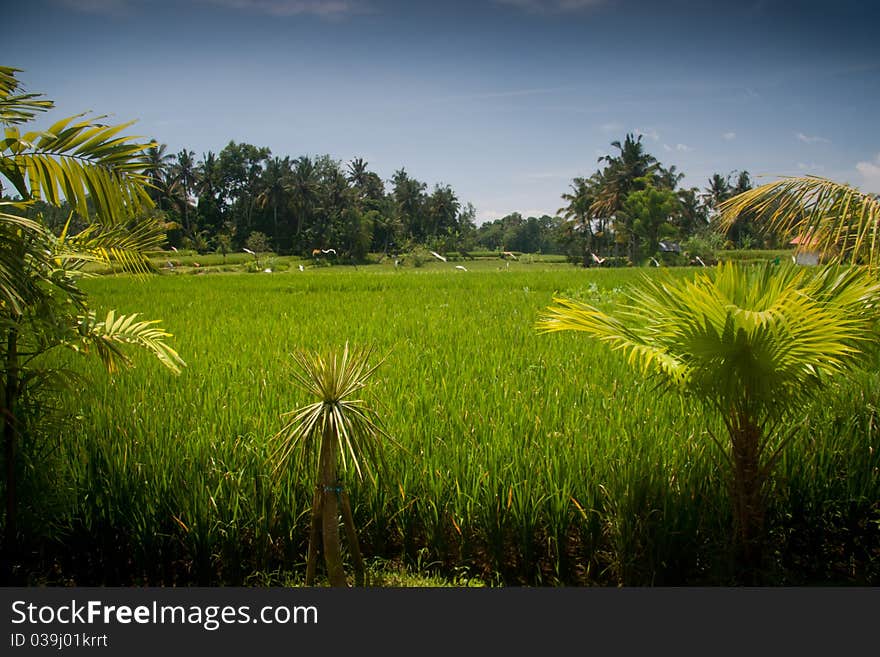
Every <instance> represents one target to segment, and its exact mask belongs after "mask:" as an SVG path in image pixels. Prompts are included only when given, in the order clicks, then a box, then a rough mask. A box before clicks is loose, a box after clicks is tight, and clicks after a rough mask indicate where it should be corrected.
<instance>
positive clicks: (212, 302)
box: [27, 267, 880, 585]
mask: <svg viewBox="0 0 880 657" xmlns="http://www.w3.org/2000/svg"><path fill="white" fill-rule="evenodd" d="M638 275H640V273H639V272H637V271H633V270H593V271H583V270H575V269H569V268H565V269H553V270H547V271H541V270H538V269H534V270H529V271H517V270H516V269H515V268H514V267H511V270H510V271H507V270H506V268H505V269H504V270H502V269H501V268H500V267H492V268H491V269H490V268H486V269H485V270H483V271H470V272H467V273H464V272H457V271H450V270H439V269H430V268H428V269H419V270H409V271H406V272H403V271H395V270H393V269H390V268H383V267H375V268H358V270H348V269H346V270H345V271H341V270H340V268H326V269H314V270H310V271H307V272H305V273H303V272H290V273H282V274H272V275H234V276H176V277H156V278H152V279H150V280H149V281H146V282H139V281H136V280H132V279H129V278H125V277H112V278H111V277H108V278H102V279H96V280H91V281H88V282H87V284H86V287H87V289H88V291H89V292H90V293H91V294H92V295H93V297H92V298H93V299H94V300H95V302H96V305H98V306H104V307H106V308H116V309H118V310H119V311H120V312H132V311H141V312H143V313H144V314H145V315H147V316H150V317H159V318H162V320H163V324H164V325H165V326H166V327H167V328H168V329H169V330H170V331H171V332H172V333H173V334H174V335H175V338H174V346H175V348H176V349H177V350H178V351H179V353H180V354H181V356H182V357H183V358H184V359H185V360H186V361H187V363H189V367H188V368H187V369H186V371H185V372H184V373H183V375H182V376H180V377H174V376H172V375H170V374H168V373H166V372H165V371H163V370H161V369H160V368H158V367H155V366H154V364H153V363H151V362H150V361H149V360H148V359H146V358H143V359H141V358H136V360H135V363H136V367H135V369H134V370H133V371H129V372H124V373H122V375H120V376H117V377H116V378H114V379H108V378H107V377H106V376H104V375H103V374H101V373H100V372H99V371H98V370H97V369H94V370H91V369H89V368H87V367H86V366H83V365H81V364H80V363H79V362H77V363H74V366H75V367H80V368H81V369H83V370H84V371H83V373H84V374H86V375H87V377H88V381H89V384H88V386H85V387H83V389H82V390H80V391H78V392H72V393H70V394H69V395H68V397H67V400H68V401H67V403H68V411H70V412H71V413H73V415H74V416H75V417H76V419H75V421H73V422H70V423H68V424H67V425H66V426H65V427H64V428H63V429H61V430H58V431H56V432H54V433H52V434H51V435H49V436H47V437H45V438H44V440H45V441H48V443H47V444H52V445H56V446H57V448H56V449H53V450H48V451H47V450H43V451H42V452H41V456H40V457H39V458H40V461H39V462H38V463H36V464H35V465H34V470H33V473H32V475H31V478H30V482H31V483H30V485H31V486H32V487H33V489H32V494H31V498H30V499H31V508H30V509H29V513H28V514H27V516H28V517H29V518H30V519H31V520H30V522H31V528H32V533H31V536H32V537H33V539H32V541H31V548H32V552H33V555H34V557H33V559H34V564H39V566H40V567H41V568H42V569H43V570H42V571H41V572H42V574H41V575H39V576H38V577H37V578H36V579H35V580H34V581H36V580H38V579H42V580H43V581H61V580H62V579H63V578H65V577H66V578H70V579H72V580H73V581H76V582H78V583H81V584H118V583H145V584H157V583H163V584H174V583H178V584H187V583H202V584H217V583H232V584H241V583H244V584H247V583H253V582H260V583H264V582H265V581H266V578H267V574H271V573H286V574H285V575H284V577H288V576H289V575H290V573H293V574H294V576H295V575H296V574H297V573H299V572H300V571H302V570H304V561H305V551H306V550H305V548H306V542H307V538H308V529H309V527H308V518H309V516H308V513H309V508H310V504H311V489H310V486H311V483H310V482H311V479H310V477H311V473H305V472H304V473H296V472H293V473H290V474H288V475H287V476H286V477H285V478H283V479H282V480H280V481H276V480H273V479H272V478H271V477H270V474H271V472H270V471H271V467H270V466H269V461H268V451H269V449H270V447H269V443H268V439H269V437H270V436H272V435H273V434H274V433H276V432H277V431H278V430H279V429H280V427H281V423H282V420H281V414H282V413H283V412H285V411H287V410H289V409H291V408H295V407H298V406H300V405H302V404H303V403H304V402H306V401H307V400H306V399H305V398H304V396H303V393H301V392H300V391H299V390H298V389H297V388H296V387H295V386H292V385H291V381H290V372H291V368H292V362H291V359H290V358H289V356H288V355H289V354H290V353H291V352H292V351H294V350H295V349H297V348H304V349H317V350H326V349H327V348H330V347H339V346H340V345H342V344H344V343H345V342H346V341H348V342H349V343H351V344H353V345H361V344H373V345H375V346H376V349H377V353H378V354H382V355H384V354H387V359H386V361H385V362H384V363H383V365H382V366H381V368H380V369H379V370H378V371H377V373H376V375H375V377H374V381H373V382H372V383H371V386H370V388H371V390H372V391H373V393H374V394H375V396H376V398H377V399H378V400H379V401H380V404H381V405H380V409H381V413H382V415H383V417H384V419H385V423H386V428H387V429H388V431H389V433H391V434H392V435H393V436H395V437H396V438H397V439H398V440H399V441H400V442H401V443H402V445H403V449H400V450H396V451H392V452H390V453H389V464H390V466H391V467H390V470H391V472H392V473H393V475H392V476H390V477H388V478H386V479H385V480H382V481H380V485H379V486H360V485H359V484H358V482H357V481H355V480H354V479H352V481H350V482H348V486H349V489H350V490H351V498H352V504H353V506H354V514H355V520H356V525H357V526H358V528H359V532H360V538H361V541H362V548H363V550H364V552H365V554H366V555H367V556H375V557H381V558H383V559H389V560H400V561H402V562H404V563H405V564H408V565H419V566H420V567H421V568H423V569H424V570H436V571H437V572H438V573H442V574H447V575H450V574H451V575H456V576H461V575H466V576H468V577H474V576H475V577H480V578H482V579H484V580H485V581H487V582H490V583H505V584H538V585H556V584H605V585H618V584H620V585H670V584H726V583H732V582H735V581H736V577H737V575H736V572H735V571H734V570H733V569H732V566H731V560H730V557H731V555H730V550H729V544H730V536H729V535H728V531H729V530H728V527H729V526H730V518H729V516H728V511H727V509H728V508H729V504H728V501H727V487H726V482H725V480H724V479H723V477H724V474H723V473H724V469H723V468H720V467H718V458H720V455H718V454H717V450H716V448H715V447H714V446H713V445H712V443H711V441H710V440H709V439H708V437H707V434H706V431H707V426H708V427H712V426H714V430H715V433H716V434H717V435H721V434H722V433H723V432H722V431H720V427H718V426H715V425H713V424H712V422H713V420H712V419H711V418H706V417H704V416H703V415H702V414H701V413H700V412H698V409H697V407H696V405H691V404H690V403H688V402H687V401H686V400H685V401H681V400H679V399H676V398H673V397H670V396H662V395H659V394H658V393H657V392H656V390H655V389H654V387H653V384H652V383H651V382H650V381H645V380H643V379H642V378H641V377H639V376H636V375H634V374H633V373H632V371H631V369H630V368H628V367H627V366H626V364H625V363H624V362H623V360H622V357H621V356H620V355H619V354H617V353H614V352H609V351H608V350H607V349H604V348H601V347H598V348H597V347H596V346H595V345H594V344H593V343H591V342H590V341H587V340H584V339H583V338H582V337H580V336H578V335H575V334H554V335H538V334H537V333H536V332H535V330H534V322H535V319H536V317H537V315H538V313H539V312H540V311H541V310H542V309H543V308H545V307H546V306H547V305H548V303H550V301H551V299H552V295H553V294H554V292H566V293H568V294H574V295H579V296H581V297H583V298H586V299H587V300H589V301H590V302H592V303H594V304H600V305H601V304H613V303H615V300H616V298H617V293H616V290H617V289H620V288H622V287H623V286H625V285H627V284H628V283H629V282H630V281H632V280H634V277H635V276H638ZM681 275H688V273H687V272H686V271H682V272H681ZM875 370H876V368H875ZM878 388H880V386H878V379H877V376H876V375H864V376H863V377H862V378H861V379H859V380H858V381H856V382H854V383H849V384H845V385H842V386H839V387H838V388H836V389H834V391H832V393H830V395H829V397H828V398H827V399H825V400H823V403H822V404H820V405H817V407H816V408H811V409H805V411H804V412H805V416H808V417H809V421H808V422H806V423H805V426H804V430H803V436H801V438H800V440H798V441H796V442H795V443H794V444H793V445H792V446H791V447H790V448H789V450H788V452H787V454H786V457H785V459H784V461H783V463H782V465H781V468H780V471H781V472H782V476H781V477H780V478H779V480H778V481H777V490H776V493H777V498H776V499H777V500H778V503H777V504H775V505H774V506H773V509H772V513H771V518H770V519H769V520H770V524H771V527H772V529H773V537H774V545H775V549H776V554H777V560H776V566H775V568H774V570H773V572H772V573H770V574H769V575H768V576H769V577H770V578H771V580H772V581H776V582H795V583H815V582H820V581H833V582H836V583H865V582H873V583H877V582H878V581H880V579H878V570H880V569H878V566H877V559H876V557H877V554H878V553H877V551H878V549H880V523H878V521H880V508H878V503H877V500H878V499H880V474H878V466H880V456H878V454H880V427H878V424H880V421H878V419H877V408H878V407H880V393H878ZM47 473H48V474H47ZM41 476H45V478H44V479H41V478H40V477H41ZM47 482H52V483H51V485H50V486H48V487H47V485H46V484H47ZM819 559H821V560H822V561H821V564H822V565H821V566H817V565H816V563H817V560H819ZM35 568H36V566H35ZM53 568H54V570H53ZM53 572H54V573H56V574H52V573H53ZM279 577H281V576H280V575H279ZM269 579H270V580H271V577H269Z"/></svg>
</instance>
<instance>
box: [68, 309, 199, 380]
mask: <svg viewBox="0 0 880 657" xmlns="http://www.w3.org/2000/svg"><path fill="white" fill-rule="evenodd" d="M137 317H138V314H137V313H134V314H131V315H118V316H117V315H116V313H115V312H114V311H112V310H111V311H109V312H108V313H107V316H106V317H105V318H104V319H103V320H98V319H97V317H96V316H95V314H94V313H90V314H88V315H85V316H83V317H80V321H79V326H78V338H79V339H78V341H77V342H71V343H69V344H68V345H67V346H69V347H71V348H73V349H75V350H77V351H85V352H90V351H94V353H95V354H96V355H97V356H98V358H100V359H101V362H103V363H104V366H105V367H106V368H107V370H108V371H110V372H115V371H117V370H118V369H119V366H120V365H129V364H130V362H131V361H130V359H129V358H128V356H127V355H126V354H125V353H124V352H123V350H122V348H121V347H122V346H123V345H134V346H138V347H141V348H144V349H146V350H147V351H149V352H150V353H152V354H153V355H154V356H156V358H158V359H159V362H160V363H162V364H163V365H164V366H165V367H167V368H168V369H169V370H171V371H172V372H174V373H175V374H180V372H181V368H182V367H185V366H186V363H185V362H184V361H183V359H182V358H181V357H180V356H179V355H178V353H177V352H176V351H175V350H174V349H172V348H171V347H170V346H169V345H168V344H167V343H166V342H165V339H166V338H170V337H172V336H171V334H170V333H168V332H167V331H165V330H164V329H162V328H161V327H160V326H158V324H159V322H158V320H144V321H137Z"/></svg>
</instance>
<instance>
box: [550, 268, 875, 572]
mask: <svg viewBox="0 0 880 657" xmlns="http://www.w3.org/2000/svg"><path fill="white" fill-rule="evenodd" d="M878 299H880V284H878V282H877V281H875V280H874V279H873V278H872V277H870V276H869V275H868V274H867V272H866V271H865V270H860V269H856V268H849V269H839V268H822V269H818V270H813V271H812V272H811V271H810V270H807V269H804V268H797V267H795V266H794V265H791V264H786V265H783V266H781V267H779V266H773V265H772V264H770V263H768V264H767V265H764V266H762V267H747V266H743V265H737V264H732V263H731V264H725V265H719V266H718V267H717V268H714V269H713V270H709V271H708V272H705V273H698V274H697V275H696V277H695V279H694V280H686V279H680V278H679V279H676V278H673V277H671V276H666V277H663V278H660V279H649V278H647V277H646V278H645V279H644V280H643V281H642V283H641V285H640V286H639V287H637V288H635V289H633V290H631V291H630V292H629V294H628V299H627V302H626V303H625V304H624V305H623V306H622V307H621V308H620V310H619V311H618V312H617V313H616V316H611V315H609V314H606V313H604V312H602V311H600V310H597V309H596V308H594V307H592V306H588V305H586V304H583V303H579V302H577V301H573V300H571V299H564V298H563V299H555V302H556V304H557V305H556V306H554V307H551V308H549V309H548V312H547V313H546V314H545V315H544V316H542V318H541V319H540V320H539V322H538V328H539V330H541V331H566V330H573V331H584V332H586V333H587V334H588V335H590V336H591V337H593V338H596V339H598V340H600V341H602V342H605V343H606V344H608V345H609V346H610V347H611V348H612V349H620V350H622V351H623V352H625V353H627V354H628V357H629V362H631V363H632V364H633V365H635V366H638V367H641V368H643V369H644V370H645V371H646V372H649V373H651V374H653V375H655V376H656V377H657V378H658V379H659V380H660V382H661V383H662V384H665V386H666V387H667V388H669V389H672V390H675V391H677V392H679V393H681V394H683V395H686V396H688V397H693V398H695V399H697V400H699V401H700V402H701V403H702V404H703V405H704V407H705V408H706V409H707V410H709V411H711V412H714V413H717V414H718V415H719V416H720V417H721V419H722V420H723V422H724V424H725V427H726V429H727V433H728V437H729V442H728V443H727V445H726V447H725V446H723V445H722V444H721V443H720V442H719V441H718V440H716V443H717V444H718V446H719V448H720V449H721V450H722V451H723V452H724V454H725V456H726V458H727V462H728V463H729V465H730V467H731V469H732V473H731V478H730V482H731V490H732V499H733V503H734V514H733V515H734V519H735V536H736V538H737V541H736V544H737V546H738V548H739V554H740V557H741V559H742V563H743V564H744V565H746V566H748V567H750V568H755V567H757V566H758V565H759V564H760V560H761V543H762V537H763V521H764V509H765V499H764V496H765V492H766V490H767V486H766V484H767V482H768V480H769V478H770V476H771V474H772V471H773V468H774V465H775V463H776V461H777V459H778V458H779V456H780V454H781V451H782V449H783V448H784V447H785V446H786V445H787V444H788V441H789V439H790V438H791V437H792V436H793V429H792V423H793V420H794V418H795V417H796V416H797V412H798V411H799V410H800V409H801V408H802V406H803V405H804V404H806V403H808V402H809V401H811V400H812V399H814V398H815V396H816V395H817V393H818V392H819V391H820V390H821V389H822V388H823V386H825V385H826V384H827V381H828V379H830V378H831V377H832V376H835V375H840V374H842V373H845V372H847V371H848V370H850V369H851V368H854V367H857V366H859V365H860V361H861V360H862V359H863V358H864V354H863V350H864V348H865V346H866V345H867V344H868V343H869V342H874V341H876V339H877V338H876V335H875V333H874V322H875V320H876V318H877V309H876V303H877V301H878ZM713 439H714V437H713ZM752 572H754V571H752Z"/></svg>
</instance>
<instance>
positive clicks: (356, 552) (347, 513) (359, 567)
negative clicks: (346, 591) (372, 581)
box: [340, 491, 366, 586]
mask: <svg viewBox="0 0 880 657" xmlns="http://www.w3.org/2000/svg"><path fill="white" fill-rule="evenodd" d="M340 502H341V503H342V520H343V522H344V523H345V536H346V538H347V539H348V546H349V549H351V560H352V561H353V562H354V583H355V586H363V585H364V583H365V580H366V572H365V570H364V558H363V557H362V556H361V546H360V544H359V543H358V538H357V531H355V526H354V516H353V515H352V513H351V501H350V500H349V499H348V491H342V493H341V494H340Z"/></svg>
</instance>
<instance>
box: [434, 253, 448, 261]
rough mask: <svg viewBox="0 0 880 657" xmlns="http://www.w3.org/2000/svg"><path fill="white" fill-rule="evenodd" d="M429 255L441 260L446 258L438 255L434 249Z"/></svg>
mask: <svg viewBox="0 0 880 657" xmlns="http://www.w3.org/2000/svg"><path fill="white" fill-rule="evenodd" d="M431 255H432V256H434V257H435V258H437V259H438V260H442V261H443V262H446V258H444V257H443V256H442V255H440V254H439V253H437V252H436V251H431Z"/></svg>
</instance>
